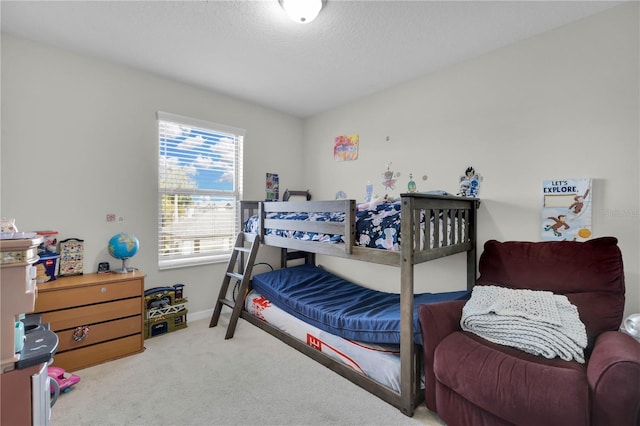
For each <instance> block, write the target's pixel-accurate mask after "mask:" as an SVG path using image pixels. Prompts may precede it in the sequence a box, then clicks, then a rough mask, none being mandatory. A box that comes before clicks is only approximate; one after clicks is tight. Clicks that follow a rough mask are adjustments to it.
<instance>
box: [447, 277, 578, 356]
mask: <svg viewBox="0 0 640 426" xmlns="http://www.w3.org/2000/svg"><path fill="white" fill-rule="evenodd" d="M460 325H461V327H462V329H463V330H466V331H469V332H471V333H474V334H476V335H478V336H480V337H482V338H484V339H487V340H489V341H491V342H494V343H498V344H501V345H506V346H511V347H514V348H517V349H520V350H523V351H525V352H528V353H531V354H534V355H542V356H544V357H546V358H549V359H551V358H555V357H556V356H558V357H560V358H562V359H563V360H566V361H571V360H572V359H575V360H576V361H577V362H579V363H581V364H584V348H586V346H587V333H586V329H585V327H584V324H583V323H582V321H580V317H579V315H578V309H577V308H576V307H575V306H574V305H572V304H571V303H570V302H569V300H568V299H567V298H566V297H565V296H561V295H557V294H553V293H552V292H550V291H534V290H515V289H509V288H504V287H498V286H491V285H490V286H484V285H481V286H475V287H474V288H473V292H472V294H471V298H470V299H469V300H468V301H467V303H466V304H465V306H464V308H463V309H462V319H461V320H460Z"/></svg>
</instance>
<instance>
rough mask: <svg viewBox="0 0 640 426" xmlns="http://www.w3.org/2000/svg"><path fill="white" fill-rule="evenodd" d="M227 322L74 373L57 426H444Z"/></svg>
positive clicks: (197, 327)
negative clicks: (229, 334) (230, 334)
mask: <svg viewBox="0 0 640 426" xmlns="http://www.w3.org/2000/svg"><path fill="white" fill-rule="evenodd" d="M227 321H228V315H226V316H225V315H224V314H223V315H222V317H221V319H220V323H219V325H218V326H217V327H215V328H209V321H208V320H198V321H193V322H190V323H189V326H188V327H187V328H185V329H182V330H178V331H174V332H172V333H168V334H164V335H161V336H156V337H154V338H151V339H147V340H145V347H146V350H145V351H144V352H143V353H141V354H137V355H132V356H129V357H126V358H121V359H118V360H114V361H111V362H108V363H105V364H101V365H97V366H94V367H90V368H86V369H83V370H79V371H77V372H75V373H76V374H77V375H78V376H80V378H81V381H80V383H78V384H77V385H76V386H75V387H74V388H73V390H72V391H70V392H68V393H64V394H62V395H61V396H60V398H59V399H58V401H57V403H56V404H55V406H54V407H53V413H52V417H51V424H52V425H53V426H58V425H60V426H73V425H77V426H81V425H432V426H436V425H443V424H444V423H442V422H441V421H440V420H439V419H438V417H437V416H436V415H435V414H433V413H432V412H430V411H429V410H428V409H427V408H426V407H425V406H424V404H423V405H421V406H420V407H418V409H417V410H416V413H415V415H414V416H413V417H407V416H405V415H403V414H402V413H401V412H400V411H399V410H398V409H396V408H395V407H393V406H391V405H389V404H387V403H386V402H384V401H382V400H380V399H379V398H377V397H375V396H373V395H372V394H370V393H368V392H366V391H365V390H363V389H361V388H360V387H359V386H356V385H354V384H353V383H351V382H349V381H348V380H346V379H344V378H343V377H341V376H339V375H338V374H336V373H335V372H333V371H331V370H329V369H327V368H326V367H324V366H322V365H320V364H318V363H316V362H315V361H313V360H311V359H310V358H308V357H306V356H304V355H303V354H301V353H299V352H298V351H296V350H294V349H292V348H290V347H289V346H287V345H285V344H284V343H282V342H280V341H279V340H278V339H276V338H274V337H272V336H270V335H269V334H267V333H265V332H263V331H262V330H260V329H258V328H257V327H254V326H253V325H251V324H249V323H247V322H245V321H243V320H240V321H239V323H238V327H237V329H236V332H235V336H234V338H233V339H231V340H226V341H225V340H224V333H225V331H226V325H227Z"/></svg>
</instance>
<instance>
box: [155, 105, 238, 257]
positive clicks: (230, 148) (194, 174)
mask: <svg viewBox="0 0 640 426" xmlns="http://www.w3.org/2000/svg"><path fill="white" fill-rule="evenodd" d="M244 133H245V131H244V130H241V129H235V128H231V127H228V126H223V125H219V124H215V123H209V122H206V121H201V120H196V119H192V118H188V117H182V116H179V115H175V114H169V113H166V112H160V111H159V112H158V135H159V138H158V139H159V167H158V191H159V194H158V195H159V196H158V199H159V206H158V266H159V267H160V269H166V268H174V267H180V266H190V265H199V264H204V263H213V262H220V261H226V260H227V258H228V256H229V254H230V253H231V250H232V249H233V244H234V242H235V234H236V233H237V232H238V229H237V223H238V219H237V217H238V214H237V213H238V203H237V201H239V200H240V199H241V198H242V143H243V138H244Z"/></svg>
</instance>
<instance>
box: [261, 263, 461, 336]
mask: <svg viewBox="0 0 640 426" xmlns="http://www.w3.org/2000/svg"><path fill="white" fill-rule="evenodd" d="M253 288H255V289H256V290H257V291H258V292H259V293H261V294H262V295H263V296H264V297H265V298H266V299H268V300H269V301H270V302H271V303H273V304H274V305H276V306H278V307H279V308H280V309H282V310H284V311H285V312H287V313H289V314H291V315H293V316H295V317H296V318H299V319H301V320H302V321H305V322H307V323H309V324H311V325H313V326H315V327H317V328H319V329H321V330H324V331H327V332H329V333H332V334H335V335H338V336H341V337H344V338H347V339H352V340H358V341H362V342H370V343H382V344H400V295H399V294H396V293H386V292H381V291H376V290H372V289H368V288H366V287H362V286H359V285H356V284H354V283H352V282H350V281H347V280H345V279H343V278H340V277H338V276H336V275H334V274H332V273H330V272H327V271H325V270H324V269H321V268H318V267H316V266H313V265H306V264H305V265H299V266H294V267H291V268H284V269H279V270H276V271H271V272H266V273H263V274H257V275H254V277H253ZM468 297H469V291H467V290H463V291H453V292H444V293H421V294H416V295H415V296H414V315H413V321H414V324H413V334H414V336H413V338H414V341H415V342H416V343H419V344H422V336H421V332H420V326H419V324H418V315H417V306H418V305H419V304H425V303H436V302H443V301H447V300H460V299H467V298H468Z"/></svg>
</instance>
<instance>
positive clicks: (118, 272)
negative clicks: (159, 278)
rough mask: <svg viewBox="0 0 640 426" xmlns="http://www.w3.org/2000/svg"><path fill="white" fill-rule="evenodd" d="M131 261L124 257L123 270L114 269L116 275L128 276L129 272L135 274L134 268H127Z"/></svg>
mask: <svg viewBox="0 0 640 426" xmlns="http://www.w3.org/2000/svg"><path fill="white" fill-rule="evenodd" d="M128 260H129V258H128V257H123V258H122V269H114V270H113V272H115V273H116V274H126V273H129V272H133V271H135V269H134V268H127V261H128Z"/></svg>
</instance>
